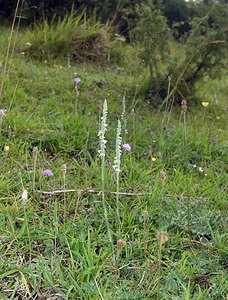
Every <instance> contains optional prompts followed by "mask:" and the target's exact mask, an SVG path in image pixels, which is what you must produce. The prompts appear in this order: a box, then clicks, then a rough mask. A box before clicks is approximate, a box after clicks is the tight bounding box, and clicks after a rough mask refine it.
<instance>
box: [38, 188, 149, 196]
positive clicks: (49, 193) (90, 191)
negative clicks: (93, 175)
mask: <svg viewBox="0 0 228 300" xmlns="http://www.w3.org/2000/svg"><path fill="white" fill-rule="evenodd" d="M38 192H39V193H41V194H43V195H59V194H64V193H91V194H99V193H101V191H100V190H99V189H78V190H75V189H72V190H56V191H51V192H45V191H38ZM105 194H109V195H117V192H109V191H105ZM118 194H119V195H121V196H128V197H135V196H146V195H151V194H152V193H124V192H119V193H118Z"/></svg>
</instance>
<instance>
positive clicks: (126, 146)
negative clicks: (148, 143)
mask: <svg viewBox="0 0 228 300" xmlns="http://www.w3.org/2000/svg"><path fill="white" fill-rule="evenodd" d="M122 147H123V149H124V150H125V151H128V152H129V151H131V146H130V145H129V144H123V146H122Z"/></svg>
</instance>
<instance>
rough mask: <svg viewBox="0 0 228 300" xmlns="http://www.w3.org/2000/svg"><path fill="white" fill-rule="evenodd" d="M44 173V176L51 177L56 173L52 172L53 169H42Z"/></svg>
mask: <svg viewBox="0 0 228 300" xmlns="http://www.w3.org/2000/svg"><path fill="white" fill-rule="evenodd" d="M42 175H43V176H48V177H50V176H53V175H54V174H53V173H52V171H51V170H48V169H47V170H43V171H42Z"/></svg>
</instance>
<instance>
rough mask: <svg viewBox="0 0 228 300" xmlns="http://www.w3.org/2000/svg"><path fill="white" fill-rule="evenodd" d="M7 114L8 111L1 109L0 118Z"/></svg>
mask: <svg viewBox="0 0 228 300" xmlns="http://www.w3.org/2000/svg"><path fill="white" fill-rule="evenodd" d="M5 114H6V109H0V117H3V116H5Z"/></svg>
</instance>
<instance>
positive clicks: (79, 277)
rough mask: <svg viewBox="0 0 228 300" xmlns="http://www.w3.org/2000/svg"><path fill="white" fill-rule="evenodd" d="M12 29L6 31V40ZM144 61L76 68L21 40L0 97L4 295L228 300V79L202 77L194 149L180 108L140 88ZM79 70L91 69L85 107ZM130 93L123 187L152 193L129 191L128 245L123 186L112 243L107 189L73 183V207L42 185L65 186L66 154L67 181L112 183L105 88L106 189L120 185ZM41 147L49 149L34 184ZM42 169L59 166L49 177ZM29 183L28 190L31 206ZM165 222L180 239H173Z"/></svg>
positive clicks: (192, 120) (192, 126) (190, 117)
mask: <svg viewBox="0 0 228 300" xmlns="http://www.w3.org/2000/svg"><path fill="white" fill-rule="evenodd" d="M21 34H22V38H23V33H21ZM6 36H7V31H6V29H5V30H4V31H3V32H2V33H1V35H0V41H2V44H3V45H6V42H7V38H6ZM121 47H122V46H121ZM123 48H124V47H123ZM16 49H18V48H16ZM5 50H6V48H3V49H2V50H1V51H2V52H1V53H0V61H1V62H4V57H5V56H4V55H5V52H4V51H5ZM128 50H129V49H128ZM129 53H130V50H129ZM134 55H135V52H134V51H133V50H132V57H134ZM137 63H138V70H140V72H139V73H140V74H142V66H141V65H140V64H139V62H133V63H132V65H129V61H128V60H125V59H123V60H122V64H121V65H111V64H104V65H102V66H101V65H98V64H94V63H88V62H87V63H77V64H73V63H72V66H71V67H68V62H67V57H65V59H64V58H63V57H61V59H59V60H58V59H55V61H54V60H53V59H50V60H48V61H47V62H44V61H35V60H33V59H32V58H30V57H29V56H25V55H23V54H21V52H20V51H19V50H16V52H15V54H14V57H13V61H12V64H11V70H10V73H9V78H7V80H6V81H5V88H4V94H3V97H2V99H1V107H0V109H1V108H4V109H7V113H6V115H5V116H4V117H3V119H2V127H1V129H0V130H1V134H0V142H1V153H0V156H1V174H0V190H1V193H0V228H1V229H0V254H1V260H0V298H1V299H29V297H30V299H39V298H40V299H42V297H43V298H45V297H46V298H48V299H105V300H108V299H121V300H127V299H129V300H132V299H137V300H138V299H142V300H143V299H148V300H149V299H151V300H152V299H180V300H182V299H197V300H200V299H205V300H206V299H226V297H227V292H228V291H227V285H226V276H227V230H226V223H227V214H226V210H227V200H226V195H227V186H226V183H227V173H226V167H227V165H226V163H227V131H226V126H227V122H226V120H227V115H226V109H227V108H226V104H225V100H226V98H225V92H226V90H227V80H225V79H220V80H214V81H210V82H208V83H206V84H203V82H202V83H201V84H199V86H200V87H199V92H198V93H199V95H200V96H201V99H202V101H208V102H209V106H208V108H207V109H206V110H205V109H204V108H203V107H202V106H201V105H200V104H199V105H198V106H197V107H193V106H192V107H191V106H190V107H189V110H188V112H187V153H186V148H185V145H184V127H183V121H181V122H179V117H180V108H179V107H175V108H174V109H173V111H172V114H171V118H170V119H169V120H168V118H167V112H159V113H158V112H157V111H154V110H152V109H150V108H149V107H148V105H147V103H146V101H144V100H143V99H141V98H139V99H137V98H134V97H133V96H132V95H133V94H134V92H133V93H132V91H134V89H135V86H136V84H140V82H141V80H142V75H139V73H137V72H136V69H137V68H136V64H137ZM0 71H1V76H3V74H2V68H1V69H0ZM76 76H79V77H80V78H81V79H82V81H81V83H80V84H79V86H78V88H79V99H78V113H77V114H75V113H74V103H75V90H74V82H73V78H74V77H76ZM100 80H102V82H104V85H103V86H102V87H99V86H98V84H97V81H100ZM125 93H126V120H127V122H126V124H127V133H126V134H124V133H123V137H124V142H127V143H129V144H131V146H132V151H131V152H123V153H122V157H121V173H120V191H121V192H126V193H128V192H131V193H134V194H137V193H146V195H144V196H137V195H135V196H133V197H127V196H120V199H119V201H120V203H119V204H120V217H121V239H122V240H124V241H126V246H125V247H123V248H122V249H117V236H116V232H117V224H118V219H117V216H116V196H115V195H110V194H106V195H105V200H106V205H107V210H108V218H109V225H110V228H111V231H112V236H113V240H114V242H113V243H114V244H113V245H110V242H109V239H108V235H107V227H106V222H105V220H104V212H103V205H102V198H101V194H96V193H94V194H93V193H89V192H87V193H86V192H85V193H66V194H65V197H66V199H65V200H66V201H67V205H66V206H64V194H63V193H61V194H59V195H44V194H43V193H42V191H53V190H61V189H63V188H64V180H63V174H62V170H61V168H62V165H63V164H66V165H67V173H66V189H87V188H92V189H98V190H101V189H102V184H101V162H100V158H99V156H98V149H99V139H98V136H97V135H98V131H99V122H100V116H101V112H102V105H103V101H104V99H105V98H106V99H107V103H108V117H107V121H108V131H107V133H106V138H107V149H106V150H107V152H106V161H105V162H106V166H105V190H106V191H116V182H115V173H114V172H113V168H112V165H113V163H114V157H115V149H116V145H115V140H116V127H117V119H118V118H121V113H122V98H123V96H124V94H125ZM215 94H216V97H217V98H216V99H218V101H217V102H216V101H215V100H214V99H215V96H214V95H215ZM132 108H134V111H132ZM218 117H219V118H218ZM163 118H164V121H163V125H164V124H166V123H167V125H166V126H165V127H164V126H162V119H163ZM122 126H123V124H122ZM213 137H214V138H216V143H215V144H212V143H211V142H210V139H211V138H213ZM5 145H8V146H9V147H10V150H9V152H7V153H6V152H5V151H4V146H5ZM34 147H38V150H39V152H38V159H37V167H36V177H35V192H34V194H33V193H32V188H33V176H34V169H33V165H34V157H33V153H32V152H33V149H34ZM152 157H155V158H156V161H152ZM194 165H196V167H195V166H194ZM199 167H201V168H202V169H203V172H199V169H198V168H199ZM43 169H51V170H52V171H53V173H54V176H53V177H50V178H47V177H44V176H42V174H41V172H42V170H43ZM162 170H163V171H164V172H165V173H166V178H165V180H164V182H163V181H162V180H161V178H160V172H161V171H162ZM186 174H187V175H186ZM24 188H25V189H27V190H28V193H29V199H28V203H27V205H26V206H25V207H24V208H23V206H22V199H21V194H22V191H23V189H24ZM147 193H148V194H147ZM145 212H146V213H145ZM65 213H66V219H65V218H64V216H65ZM145 216H146V217H145ZM158 231H164V232H166V233H167V234H168V237H169V238H168V241H167V242H166V243H165V244H163V245H162V246H160V245H159V243H158V239H157V234H158ZM117 253H118V254H117ZM117 257H118V259H116V258H117ZM57 296H58V298H55V297H57Z"/></svg>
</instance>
